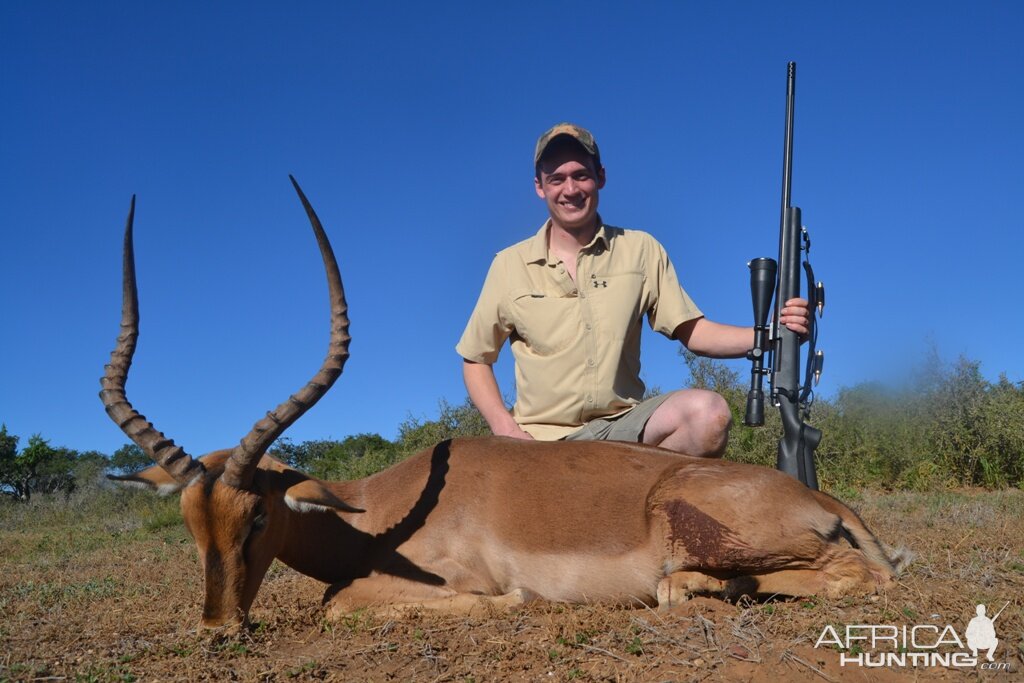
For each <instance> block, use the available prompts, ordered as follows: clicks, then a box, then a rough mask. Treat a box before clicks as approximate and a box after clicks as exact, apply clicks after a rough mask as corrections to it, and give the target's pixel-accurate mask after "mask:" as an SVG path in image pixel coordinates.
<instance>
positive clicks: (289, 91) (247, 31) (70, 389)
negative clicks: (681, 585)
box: [0, 1, 1024, 454]
mask: <svg viewBox="0 0 1024 683" xmlns="http://www.w3.org/2000/svg"><path fill="white" fill-rule="evenodd" d="M491 5H494V6H491ZM638 5H639V6H637V7H627V6H626V4H625V3H605V2H595V3H585V4H582V5H572V6H571V7H570V6H566V5H557V4H553V3H515V4H511V3H508V4H506V5H504V6H501V7H498V6H497V5H495V4H494V3H394V2H392V3H358V4H357V3H342V2H304V3H267V2H249V3H234V2H224V3H197V2H182V3H123V2H118V3H112V2H96V3H79V2H46V1H40V2H21V3H14V2H7V3H3V4H2V5H0V74H2V84H3V92H4V106H3V107H2V108H0V124H2V130H3V133H2V142H0V174H2V176H0V229H2V231H3V247H4V248H3V253H4V256H5V258H4V267H3V268H2V269H0V296H2V303H3V311H4V316H3V319H4V326H3V327H4V332H3V334H2V335H0V421H2V422H4V423H6V425H7V427H8V429H9V431H11V432H13V433H15V434H19V435H21V436H22V438H23V439H26V438H27V437H28V436H29V435H30V434H32V433H36V432H40V433H42V434H43V436H44V437H46V438H48V439H50V440H51V442H52V443H53V444H55V445H67V446H70V447H73V448H78V449H98V450H101V451H105V452H108V453H109V452H112V451H113V450H114V449H116V448H117V447H118V446H120V445H121V444H123V443H124V442H125V440H126V439H125V438H124V436H123V435H122V434H121V433H120V431H119V430H118V429H117V428H116V427H115V426H114V425H113V424H112V423H110V421H109V420H108V419H107V418H106V416H105V415H104V413H103V410H102V407H101V405H100V402H99V400H98V399H97V398H96V393H97V391H98V378H99V376H100V374H101V372H102V367H103V364H104V362H106V359H107V358H108V355H109V352H110V349H111V347H112V345H113V341H114V337H115V336H116V334H117V325H118V319H119V314H120V312H119V306H120V302H119V297H120V293H119V287H120V272H119V267H120V253H119V249H120V240H121V231H122V229H123V225H124V219H125V215H126V213H127V210H128V203H129V199H130V197H131V195H132V194H133V193H134V194H137V195H138V209H137V214H136V250H137V263H138V269H139V286H140V297H141V309H142V335H141V338H140V343H139V350H138V353H137V355H136V362H135V365H134V367H133V372H132V375H131V377H130V381H129V384H128V389H129V397H130V398H131V400H132V401H133V403H134V404H135V405H136V407H138V408H139V409H140V410H141V411H142V412H143V413H145V414H146V415H147V416H149V417H150V418H152V419H153V421H154V422H155V423H156V425H157V427H158V428H159V429H161V430H163V431H165V432H166V433H167V434H168V435H169V436H172V437H173V438H175V439H176V440H177V441H178V442H179V443H181V444H182V445H184V446H185V447H186V449H188V450H189V451H190V452H192V453H196V454H198V453H202V452H205V451H207V450H211V449H214V448H220V447H225V446H230V445H233V444H234V443H235V442H236V441H237V439H238V438H239V437H240V436H241V435H242V434H244V433H245V432H246V431H248V429H249V427H250V426H251V425H252V423H253V422H254V421H255V420H256V419H258V418H259V417H260V416H261V415H262V414H263V412H264V411H266V410H269V409H270V408H272V407H274V406H275V405H276V404H277V403H278V402H280V401H281V400H283V399H284V398H285V397H286V396H287V395H288V393H290V392H292V391H294V390H295V389H297V388H298V387H299V386H301V385H302V384H303V383H304V382H305V381H306V380H307V379H308V378H309V377H310V376H311V375H312V374H313V372H315V370H316V368H317V367H318V366H319V363H320V361H321V360H322V358H323V354H324V352H325V349H326V343H327V306H326V292H325V287H324V284H323V275H322V272H321V266H320V263H319V258H318V256H317V253H316V248H315V244H314V242H313V239H312V236H311V234H310V232H309V228H308V224H307V223H306V219H305V217H304V215H303V212H302V210H301V207H300V205H299V203H298V201H297V199H296V198H295V196H294V193H293V192H292V189H291V187H290V185H289V183H288V178H287V174H289V173H293V174H294V175H295V176H296V178H297V179H298V180H299V182H300V183H301V184H302V186H303V188H304V189H305V191H306V193H307V195H308V196H309V198H310V200H311V201H312V203H313V205H314V206H315V207H316V209H317V211H318V213H319V215H320V217H321V219H322V220H323V222H324V225H325V227H326V228H327V230H328V232H329V234H330V236H331V238H332V240H333V242H334V245H335V249H336V251H337V253H338V258H339V262H340V264H341V269H342V274H343V276H344V278H345V284H346V289H347V292H348V296H349V303H350V307H351V315H352V333H353V342H352V357H351V359H350V360H349V363H348V365H347V366H346V369H345V374H344V375H343V376H342V378H341V379H340V380H339V381H338V383H337V384H336V385H335V387H334V389H333V390H332V391H331V393H330V394H328V396H327V397H326V398H325V399H323V400H322V401H321V402H320V404H319V405H318V406H317V407H315V408H314V409H313V410H312V411H310V413H309V414H307V415H306V416H305V417H304V418H303V419H302V420H301V421H300V422H299V423H298V424H296V425H295V426H294V427H293V428H292V429H291V431H290V433H289V434H290V436H291V437H292V438H293V439H294V440H297V441H301V440H304V439H312V438H330V437H333V438H341V437H344V436H346V435H348V434H354V433H359V432H379V433H381V434H383V435H384V436H387V437H389V438H391V437H394V436H395V434H396V429H397V426H398V424H399V423H400V422H401V421H402V420H404V419H406V418H407V417H409V416H410V415H411V416H414V417H418V418H430V417H433V416H435V415H436V413H437V405H438V401H439V400H440V399H446V400H448V401H451V402H454V403H459V402H461V401H462V400H463V398H464V396H465V390H464V388H463V386H462V381H461V374H460V359H459V358H458V357H457V356H456V354H455V352H454V349H453V347H454V344H455V342H456V341H457V340H458V337H459V335H460V334H461V331H462V327H463V325H464V324H465V320H466V318H467V316H468V315H469V312H470V310H471V309H472V306H473V304H474V302H475V300H476V296H477V294H478V291H479V287H480V284H481V283H482V280H483V277H484V274H485V273H486V270H487V266H488V265H489V262H490V259H491V257H492V256H493V254H494V253H495V252H496V251H498V250H499V249H501V248H503V247H505V246H507V245H509V244H511V243H513V242H516V241H518V240H520V239H523V238H524V237H526V236H528V235H530V234H532V233H533V232H535V231H536V229H537V227H538V226H539V225H540V224H541V222H542V221H543V220H544V218H545V213H544V206H543V203H542V202H541V201H540V200H539V199H537V198H536V196H535V195H534V193H533V186H532V167H531V160H532V159H531V155H532V150H533V145H534V142H535V140H536V137H537V136H538V135H539V134H540V133H541V132H542V131H543V130H544V129H546V128H547V127H549V126H550V125H552V124H553V123H555V122H558V121H562V120H570V121H575V122H578V123H580V124H582V125H584V126H587V127H588V128H590V129H591V130H592V131H593V132H594V133H595V135H596V137H597V139H598V142H599V144H600V145H601V149H602V156H603V159H604V162H605V165H606V167H607V172H608V185H607V186H606V188H605V190H604V191H603V192H602V195H601V211H602V215H603V216H604V218H605V219H606V220H607V221H608V222H609V223H612V224H616V225H622V226H626V227H634V228H641V229H645V230H648V231H650V232H652V233H653V234H654V235H655V236H657V237H658V238H659V239H660V240H661V241H662V243H663V244H664V245H665V246H666V248H667V249H668V251H669V253H670V255H671V256H672V259H673V261H674V263H675V265H676V268H677V270H678V271H679V273H680V276H681V278H682V280H683V283H684V286H685V287H686V289H687V290H688V292H689V293H690V294H691V296H693V298H694V299H695V300H696V301H697V303H698V305H700V307H701V308H702V309H703V310H704V311H705V313H706V314H707V315H708V317H710V318H712V319H714V320H719V321H722V322H730V323H737V324H747V323H748V322H749V317H750V301H749V294H748V276H747V269H746V265H745V264H746V262H747V261H748V260H749V259H750V258H752V257H756V256H773V255H774V252H775V250H776V249H777V239H778V236H777V234H778V233H777V231H778V218H779V216H778V208H779V192H780V189H779V188H780V167H781V151H782V122H783V107H784V94H785V68H786V63H787V62H788V61H790V60H795V61H796V62H797V64H798V81H797V110H796V139H795V150H794V172H793V203H794V204H795V205H798V206H800V207H801V208H802V209H803V213H804V222H805V223H806V225H807V226H808V229H809V231H810V233H811V236H812V239H813V248H812V252H811V256H812V261H813V263H814V266H815V269H816V271H817V274H818V277H819V279H822V280H824V281H825V283H826V285H827V287H828V307H827V309H826V312H825V318H824V320H823V322H822V330H821V340H820V346H821V347H822V348H824V349H825V352H826V356H827V358H826V374H825V377H824V378H823V381H822V385H821V387H820V391H821V392H823V393H825V394H826V395H830V394H834V393H835V392H836V391H837V390H838V389H839V388H840V387H843V386H852V385H854V384H856V383H858V382H861V381H865V380H868V379H879V378H882V379H884V378H886V377H893V376H895V375H898V374H899V373H900V372H903V371H905V369H906V368H907V367H910V366H912V365H913V364H914V363H915V362H916V361H917V360H918V359H919V358H920V356H921V355H922V354H923V353H924V352H925V351H926V350H927V349H928V348H929V346H930V345H932V344H934V345H935V346H936V347H937V348H938V350H939V352H940V353H941V354H942V356H943V357H944V358H947V359H950V360H951V359H954V358H956V357H957V356H958V355H960V354H963V355H965V356H967V357H969V358H972V359H975V360H979V361H981V363H982V371H983V372H984V373H985V374H986V376H988V377H990V378H993V379H994V378H995V377H996V376H997V375H998V373H1000V372H1005V373H1006V374H1007V375H1008V376H1009V378H1010V379H1011V380H1014V381H1021V380H1022V379H1024V360H1022V356H1021V354H1020V353H1019V351H1018V347H1019V344H1020V342H1021V339H1022V337H1024V325H1022V323H1021V317H1020V314H1019V313H1018V312H1017V310H1016V305H1015V302H1016V299H1017V293H1018V291H1019V287H1020V285H1019V276H1018V267H1019V262H1020V253H1019V251H1020V246H1021V244H1022V240H1021V237H1020V233H1021V228H1022V222H1024V221H1022V210H1021V208H1020V206H1019V202H1020V195H1021V190H1022V188H1024V170H1022V166H1024V165H1022V163H1021V159H1022V158H1024V132H1022V127H1021V124H1020V121H1021V120H1022V119H1024V111H1022V109H1024V107H1022V102H1024V96H1022V81H1021V74H1022V73H1024V48H1022V45H1024V43H1022V41H1021V40H1020V36H1021V35H1024V5H1022V4H1020V3H1013V2H978V3H951V2H934V3H927V4H924V5H921V4H914V3H891V2H863V3H823V2H789V3H753V2H750V3H744V2H728V3H690V2H665V3H638ZM645 345H646V349H645V355H644V370H643V375H644V379H645V381H646V382H647V383H648V384H649V385H656V386H659V387H661V388H662V389H666V390H667V389H671V388H674V387H677V386H680V385H681V383H683V382H684V381H685V379H686V369H685V367H684V365H683V362H682V359H681V358H680V357H679V356H678V354H677V348H676V345H674V344H673V343H670V342H668V341H667V340H665V339H663V338H660V337H657V336H654V335H651V336H649V337H648V338H647V339H645ZM503 356H504V358H503V360H502V361H501V362H500V363H499V368H498V370H499V378H500V379H501V381H502V382H503V387H504V388H505V389H506V390H509V389H511V373H510V368H509V362H508V360H509V359H508V356H509V354H508V352H507V350H506V351H505V353H504V354H503ZM735 367H736V368H737V369H739V370H741V371H743V372H746V367H747V364H746V363H739V362H738V363H736V365H735Z"/></svg>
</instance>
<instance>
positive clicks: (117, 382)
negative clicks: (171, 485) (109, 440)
mask: <svg viewBox="0 0 1024 683" xmlns="http://www.w3.org/2000/svg"><path fill="white" fill-rule="evenodd" d="M134 221H135V195H132V203H131V207H130V208H129V209H128V222H127V224H126V225H125V228H124V267H123V282H122V287H121V291H122V304H121V334H119V335H118V337H117V345H116V346H115V347H114V350H113V351H112V352H111V353H110V363H108V364H107V365H106V366H105V368H104V374H103V377H102V378H100V385H101V386H102V387H103V389H102V390H101V391H100V399H101V400H102V401H103V406H104V407H105V408H106V410H107V415H109V416H110V419H111V420H113V421H114V423H115V424H116V425H117V426H118V427H120V428H121V431H122V432H124V433H125V435H127V436H128V438H129V439H131V440H132V441H134V442H135V444H136V445H138V447H139V448H141V449H142V452H143V453H145V454H146V455H148V456H149V457H150V458H151V459H152V460H153V461H154V462H155V463H156V464H157V465H160V467H162V468H163V469H164V470H166V471H167V473H168V474H170V475H171V476H172V477H174V479H175V481H177V482H178V483H180V484H183V485H185V484H188V483H189V482H191V481H193V480H194V479H195V478H196V477H198V476H200V475H201V474H203V472H205V471H206V470H205V468H204V467H203V464H202V463H201V462H199V461H198V460H193V459H192V456H190V455H189V454H188V453H186V452H185V450H184V449H183V448H182V447H181V446H177V445H175V443H174V441H172V440H171V439H168V438H167V437H165V436H164V435H163V434H161V433H160V432H158V431H157V430H156V428H155V427H153V425H152V424H151V423H150V422H148V421H147V420H146V418H145V416H143V415H142V414H140V413H139V412H138V411H137V410H135V408H133V407H132V404H131V403H129V402H128V398H127V395H126V393H125V383H126V382H127V380H128V370H129V369H130V368H131V365H132V356H133V355H134V354H135V345H136V342H137V341H138V338H139V293H138V289H137V287H136V283H135V249H134V246H133V243H132V224H133V223H134Z"/></svg>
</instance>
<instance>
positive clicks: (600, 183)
mask: <svg viewBox="0 0 1024 683" xmlns="http://www.w3.org/2000/svg"><path fill="white" fill-rule="evenodd" d="M605 180H606V178H605V175H604V166H602V167H601V168H599V169H597V189H599V190H603V189H604V183H605Z"/></svg>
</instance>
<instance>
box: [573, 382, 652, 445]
mask: <svg viewBox="0 0 1024 683" xmlns="http://www.w3.org/2000/svg"><path fill="white" fill-rule="evenodd" d="M671 395H672V394H671V392H669V393H667V394H658V395H657V396H653V397H651V398H649V399H647V400H645V401H641V402H640V403H637V404H636V405H635V406H634V407H633V409H632V410H630V411H629V412H628V413H623V414H622V415H616V416H615V417H609V418H598V419H596V420H591V421H590V422H588V423H587V424H585V425H583V426H582V427H580V428H579V429H577V430H576V431H575V432H573V433H572V434H569V435H568V436H564V437H562V439H563V440H564V441H633V442H639V441H640V439H641V438H642V437H643V434H644V427H646V426H647V421H648V420H649V419H651V415H653V414H654V411H655V410H657V409H658V406H660V405H661V404H662V403H664V402H665V399H667V398H668V397H669V396H671Z"/></svg>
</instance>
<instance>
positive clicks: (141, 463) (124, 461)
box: [110, 443, 153, 474]
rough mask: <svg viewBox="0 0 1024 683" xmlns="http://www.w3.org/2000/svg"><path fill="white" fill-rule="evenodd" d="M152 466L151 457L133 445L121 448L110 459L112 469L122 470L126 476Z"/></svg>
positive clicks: (127, 444) (128, 444) (129, 444)
mask: <svg viewBox="0 0 1024 683" xmlns="http://www.w3.org/2000/svg"><path fill="white" fill-rule="evenodd" d="M152 464H153V461H152V460H150V459H149V456H147V455H146V454H145V453H143V452H142V449H141V448H139V447H138V446H136V445H135V444H133V443H126V444H125V445H123V446H121V447H120V448H118V449H117V450H116V451H114V455H112V456H111V457H110V467H111V468H112V469H116V470H120V471H121V472H122V473H124V474H131V473H133V472H138V471H139V470H141V469H143V468H145V467H149V466H150V465H152Z"/></svg>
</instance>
